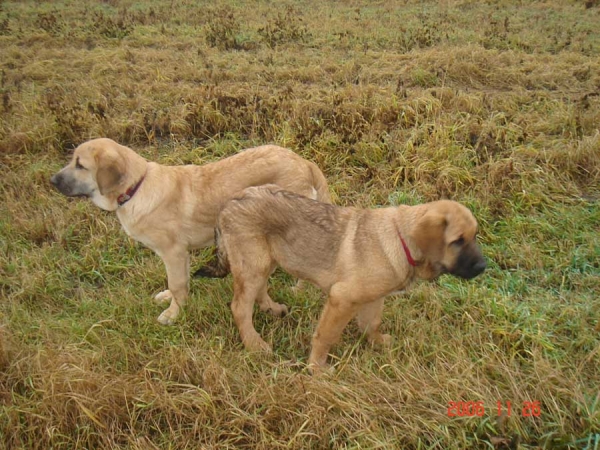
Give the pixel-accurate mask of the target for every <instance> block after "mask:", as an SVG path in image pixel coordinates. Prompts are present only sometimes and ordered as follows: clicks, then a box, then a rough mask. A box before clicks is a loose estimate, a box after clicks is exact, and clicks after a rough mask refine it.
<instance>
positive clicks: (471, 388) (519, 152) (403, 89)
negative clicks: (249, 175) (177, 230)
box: [0, 0, 600, 449]
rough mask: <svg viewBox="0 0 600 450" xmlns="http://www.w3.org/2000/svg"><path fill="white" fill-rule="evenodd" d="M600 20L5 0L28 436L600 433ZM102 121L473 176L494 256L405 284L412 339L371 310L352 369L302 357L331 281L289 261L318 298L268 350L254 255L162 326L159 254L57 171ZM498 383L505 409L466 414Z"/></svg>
mask: <svg viewBox="0 0 600 450" xmlns="http://www.w3.org/2000/svg"><path fill="white" fill-rule="evenodd" d="M598 18H600V11H599V10H598V6H597V5H596V4H594V2H583V1H567V2H558V1H552V0H549V1H546V2H516V1H510V0H503V1H500V2H487V3H482V2H472V1H466V0H465V1H462V0H456V1H445V2H417V1H401V2H375V3H373V2H350V3H344V4H340V3H339V2H314V1H308V0H307V1H301V2H296V3H294V4H293V5H292V4H290V3H286V2H281V3H273V2H270V3H262V2H258V3H257V2H246V1H238V2H221V3H218V4H214V3H202V2H200V3H198V2H197V1H191V0H189V1H188V0H186V1H181V2H158V1H152V0H147V1H140V2H137V1H133V0H111V1H104V2H98V3H97V2H90V1H83V2H78V3H76V4H75V3H69V4H67V3H66V2H55V3H43V2H16V1H13V2H10V1H4V2H2V3H0V49H1V51H2V60H1V61H0V99H1V101H0V117H1V119H2V120H1V121H0V165H1V167H2V181H1V182H0V195H1V197H2V202H1V203H0V233H1V236H2V240H1V241H0V262H1V264H0V295H1V296H2V301H1V304H0V442H1V443H2V444H0V447H2V446H4V447H5V448H40V449H41V448H44V449H45V448H131V449H148V448H181V449H183V448H264V449H272V448H369V449H370V448H415V449H417V448H430V449H449V448H457V449H458V448H516V447H519V448H573V449H575V448H588V449H595V448H600V397H599V394H598V386H600V371H599V369H598V368H599V367H600V351H599V350H598V349H599V348H600V340H599V337H598V336H599V334H600V322H599V320H598V318H599V317H600V304H599V303H598V298H600V290H599V288H598V279H599V266H598V261H599V260H600V243H599V240H598V224H599V223H600V207H599V206H598V198H599V195H600V190H599V184H600V183H599V179H600V130H599V128H598V124H599V123H600V58H599V56H598V55H599V53H600V34H599V33H598V31H597V23H598ZM98 136H107V137H111V138H113V139H115V140H117V141H119V142H121V143H123V144H126V145H130V146H132V147H134V148H136V149H138V150H139V151H140V152H141V153H142V154H143V155H144V156H146V157H148V158H149V159H153V160H158V161H160V162H162V163H165V164H181V163H203V162H207V161H211V160H215V159H218V158H221V157H224V156H227V155H230V154H232V153H234V152H236V151H238V150H239V149H241V148H244V147H248V146H251V145H254V144H262V143H266V142H275V143H278V144H280V145H285V146H288V147H290V148H293V149H294V150H296V151H297V152H299V153H301V154H302V155H303V156H305V157H307V158H309V159H311V160H313V161H315V162H316V163H318V164H319V166H320V167H321V168H322V169H323V170H324V172H325V173H326V175H327V176H328V179H329V181H330V184H331V187H332V190H333V194H334V197H335V199H336V201H337V202H338V203H341V204H356V205H360V206H376V205H384V204H396V203H401V202H407V203H417V202H421V201H427V200H433V199H438V198H441V197H448V198H452V199H455V200H459V201H462V202H464V203H466V204H467V205H468V206H470V207H471V208H472V209H473V211H474V212H475V214H476V216H477V218H478V220H479V222H480V228H481V241H482V246H483V248H484V252H485V254H486V256H487V257H488V258H489V261H490V268H489V270H488V271H487V272H486V274H485V275H484V276H482V277H480V278H479V279H476V280H474V281H472V282H469V283H466V282H461V281H456V280H453V279H450V278H446V277H443V278H442V279H441V280H439V282H437V283H435V284H433V285H422V286H418V287H416V288H415V289H414V290H413V291H411V292H410V293H409V294H407V295H406V296H403V297H398V298H390V299H389V301H388V307H387V309H386V312H385V320H384V326H385V328H386V330H387V331H388V332H390V333H391V334H392V335H393V336H395V343H394V345H393V346H392V348H391V349H389V350H386V351H382V350H378V349H372V348H370V347H369V346H368V345H367V344H366V343H364V342H363V341H362V340H361V339H360V335H359V333H358V331H357V330H356V329H355V328H353V327H350V329H349V330H347V332H346V333H345V335H344V340H343V342H342V343H340V345H339V346H338V347H336V349H335V351H334V355H333V358H334V361H335V362H336V371H335V373H334V374H333V375H331V376H329V377H322V378H319V377H310V376H309V375H308V374H306V373H305V371H304V367H303V365H302V363H303V362H305V358H306V355H307V353H308V349H309V344H310V335H311V332H312V330H313V327H314V324H315V322H316V319H317V317H318V314H319V312H320V307H321V299H320V295H319V293H318V292H316V291H314V290H311V289H309V290H308V291H307V292H305V293H303V294H301V295H298V296H295V295H294V294H293V293H292V291H291V289H290V286H291V284H292V281H291V280H290V279H289V278H288V277H287V276H286V275H284V274H280V273H278V274H276V276H275V277H274V280H273V283H272V284H273V287H272V292H273V295H274V296H275V297H277V299H278V300H279V301H283V302H285V303H287V304H288V305H290V306H291V307H292V313H291V314H290V315H289V316H288V317H286V318H285V319H283V320H275V319H272V318H270V317H265V316H263V315H262V314H257V315H256V317H255V321H256V324H257V328H258V330H259V332H260V333H261V334H262V335H263V336H266V337H267V338H268V340H270V341H271V342H272V343H273V345H274V348H275V354H276V356H275V357H273V358H265V357H261V356H259V355H252V354H248V353H245V352H244V351H243V349H242V346H241V344H240V342H239V338H238V336H237V332H236V328H235V326H234V325H233V323H232V320H231V317H230V316H231V315H230V313H229V310H228V306H227V303H228V302H229V301H230V298H231V286H230V284H231V283H230V280H224V281H215V282H199V283H195V284H194V286H193V287H192V300H191V302H190V303H191V304H190V308H189V309H188V310H187V313H186V316H185V317H184V318H183V319H182V320H181V321H180V322H179V323H178V324H177V325H176V326H174V327H161V326H159V325H158V324H156V323H155V321H154V319H155V317H156V315H157V314H158V309H157V308H158V307H157V306H155V305H154V304H152V303H151V302H150V301H149V299H150V295H151V294H152V293H156V292H157V291H159V290H161V289H162V288H163V286H164V269H163V268H162V267H161V264H160V261H159V260H158V258H156V257H155V256H154V255H153V254H152V253H151V252H150V251H149V250H147V249H144V248H143V247H141V246H139V245H137V244H135V243H133V242H132V241H130V240H128V239H127V238H126V237H125V235H124V234H123V233H122V232H120V231H119V226H118V223H117V222H116V220H115V218H114V217H113V216H111V215H108V214H106V213H103V212H101V211H98V210H97V209H95V208H94V207H93V206H91V205H89V204H87V203H85V202H82V201H73V200H69V199H65V198H63V197H61V196H59V195H58V194H56V193H55V192H54V191H52V190H51V189H50V187H49V183H48V179H49V177H50V175H51V174H52V173H53V172H54V171H55V170H56V169H58V168H59V167H60V166H61V165H62V164H64V162H65V161H66V159H67V157H68V154H69V152H70V151H71V150H72V148H73V147H74V146H75V145H77V144H79V143H80V142H82V141H84V140H86V139H89V138H92V137H98ZM204 256H205V255H198V258H196V261H197V264H198V265H199V264H200V261H201V260H202V258H203V257H204ZM478 400H481V401H483V402H484V404H485V408H486V412H485V415H484V416H483V417H454V418H451V417H448V414H447V409H448V404H449V402H451V401H478ZM498 400H500V401H502V402H504V404H505V403H506V402H507V401H510V402H511V403H512V404H513V414H512V415H511V417H500V418H499V417H497V414H496V402H497V401H498ZM525 401H539V402H540V404H541V410H542V416H541V417H540V418H535V417H523V416H522V414H521V407H522V405H523V402H525Z"/></svg>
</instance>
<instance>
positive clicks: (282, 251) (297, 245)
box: [196, 186, 486, 367]
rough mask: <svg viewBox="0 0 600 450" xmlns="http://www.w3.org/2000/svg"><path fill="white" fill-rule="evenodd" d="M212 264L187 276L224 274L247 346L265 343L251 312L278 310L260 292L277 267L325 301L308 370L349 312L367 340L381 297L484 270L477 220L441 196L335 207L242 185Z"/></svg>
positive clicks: (375, 337) (221, 224)
mask: <svg viewBox="0 0 600 450" xmlns="http://www.w3.org/2000/svg"><path fill="white" fill-rule="evenodd" d="M216 234H217V241H218V242H217V245H218V249H217V258H216V259H215V261H214V262H215V264H214V265H213V266H208V267H205V268H203V269H200V270H199V271H198V272H196V275H197V276H219V277H220V276H225V275H226V274H227V273H228V271H231V273H232V275H233V289H234V297H233V302H232V304H231V309H232V312H233V316H234V319H235V323H236V324H237V326H238V328H239V331H240V335H241V337H242V341H243V343H244V345H245V346H246V348H247V349H249V350H267V351H270V346H269V345H268V344H267V343H266V342H265V341H264V340H263V339H262V338H261V337H260V335H259V334H258V333H257V332H256V330H255V329H254V326H253V324H252V307H253V304H254V301H255V300H256V301H258V303H259V305H260V307H261V309H262V310H268V309H271V310H274V311H281V310H282V308H284V307H283V305H279V304H277V303H275V302H273V301H272V300H271V299H270V298H269V296H268V294H267V279H268V277H269V275H270V274H271V272H272V271H273V270H274V269H275V267H276V266H277V265H279V266H281V267H282V268H283V269H284V270H285V271H287V272H289V273H290V274H292V275H294V276H296V277H298V278H300V279H304V280H308V281H310V282H312V283H314V284H316V285H317V286H319V287H320V288H321V289H323V291H324V292H325V293H326V294H327V295H328V300H327V303H326V304H325V309H324V310H323V314H322V315H321V319H320V320H319V324H318V325H317V329H316V331H315V334H314V336H313V340H312V350H311V353H310V357H309V360H308V362H309V364H310V365H311V366H313V367H315V366H316V367H321V366H325V363H326V359H327V354H328V352H329V349H330V347H331V346H332V345H333V344H334V343H335V342H336V341H337V340H338V338H339V337H340V335H341V333H342V330H343V329H344V327H345V326H346V325H347V324H348V322H349V321H350V320H351V319H352V318H353V317H355V316H356V318H357V321H358V325H359V327H360V328H361V330H362V331H364V332H365V333H366V336H367V338H368V339H369V341H371V342H373V343H385V342H387V341H388V339H389V335H384V334H381V333H380V331H379V325H380V324H381V314H382V310H383V298H384V297H385V296H386V295H388V294H391V293H394V292H396V291H400V290H403V289H406V288H407V287H408V286H409V284H410V283H411V282H412V281H414V280H416V279H419V278H421V279H426V280H431V279H433V278H435V277H437V276H438V275H440V274H442V273H450V274H453V275H456V276H459V277H461V278H472V277H475V276H477V275H479V274H480V273H482V272H483V271H484V270H485V266H486V263H485V260H484V258H483V256H482V254H481V250H480V249H479V246H478V245H477V243H476V240H475V239H476V234H477V222H476V221H475V218H474V217H473V215H472V214H471V212H470V211H469V210H468V209H467V208H465V207H464V206H462V205H461V204H459V203H456V202H453V201H449V200H441V201H437V202H432V203H426V204H423V205H418V206H398V207H392V208H381V209H357V208H342V207H336V206H333V205H330V204H325V203H320V202H318V201H314V200H311V199H308V198H305V197H301V196H299V195H296V194H294V193H291V192H287V191H285V190H282V189H280V188H278V187H277V186H262V187H252V188H248V189H246V190H245V191H244V192H243V195H241V196H239V197H237V198H235V199H234V200H232V201H230V202H229V203H227V205H225V207H224V208H223V210H222V211H221V214H220V215H219V219H218V224H217V229H216Z"/></svg>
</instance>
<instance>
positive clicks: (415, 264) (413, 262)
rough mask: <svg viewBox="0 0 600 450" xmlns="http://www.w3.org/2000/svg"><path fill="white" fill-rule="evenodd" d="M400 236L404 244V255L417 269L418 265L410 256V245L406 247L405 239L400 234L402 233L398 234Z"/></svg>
mask: <svg viewBox="0 0 600 450" xmlns="http://www.w3.org/2000/svg"><path fill="white" fill-rule="evenodd" d="M398 236H399V237H400V242H402V248H403V249H404V253H406V259H407V260H408V263H409V264H410V265H411V266H413V267H417V263H416V261H415V260H414V259H413V257H412V255H411V254H410V250H409V249H408V245H406V242H404V239H402V235H401V234H400V232H398Z"/></svg>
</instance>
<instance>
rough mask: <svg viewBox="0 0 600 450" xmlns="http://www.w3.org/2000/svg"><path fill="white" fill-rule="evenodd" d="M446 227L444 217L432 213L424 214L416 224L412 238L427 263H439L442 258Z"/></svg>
mask: <svg viewBox="0 0 600 450" xmlns="http://www.w3.org/2000/svg"><path fill="white" fill-rule="evenodd" d="M447 225H448V221H447V220H446V217H445V216H444V215H443V214H440V213H439V212H434V211H428V212H426V213H425V214H424V215H423V217H421V219H419V221H418V222H417V224H416V226H415V229H414V231H413V233H412V238H413V239H414V241H415V243H416V244H417V247H419V250H421V252H422V253H423V255H424V256H425V258H427V259H428V260H429V261H432V262H433V261H440V260H442V258H443V257H444V250H445V247H446V242H445V239H444V234H445V232H446V226H447Z"/></svg>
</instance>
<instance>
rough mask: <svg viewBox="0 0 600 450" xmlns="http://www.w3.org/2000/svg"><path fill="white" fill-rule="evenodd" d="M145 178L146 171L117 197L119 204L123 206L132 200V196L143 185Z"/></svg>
mask: <svg viewBox="0 0 600 450" xmlns="http://www.w3.org/2000/svg"><path fill="white" fill-rule="evenodd" d="M144 178H146V173H144V175H142V177H141V178H140V179H139V180H138V181H137V182H136V183H134V184H133V185H132V186H130V187H129V189H127V190H126V191H125V192H124V193H122V194H121V195H119V196H118V197H117V204H118V205H119V206H123V205H124V204H125V203H127V202H128V201H129V200H131V197H133V196H134V195H135V193H136V192H137V190H138V189H139V187H140V186H141V185H142V182H143V181H144Z"/></svg>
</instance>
